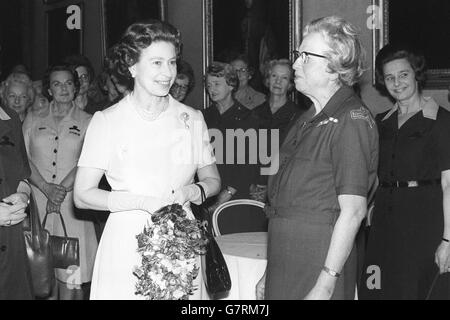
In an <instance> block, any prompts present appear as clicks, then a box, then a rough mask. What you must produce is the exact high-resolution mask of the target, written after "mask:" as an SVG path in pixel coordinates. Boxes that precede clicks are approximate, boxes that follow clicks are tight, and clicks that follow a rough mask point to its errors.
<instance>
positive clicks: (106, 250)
mask: <svg viewBox="0 0 450 320" xmlns="http://www.w3.org/2000/svg"><path fill="white" fill-rule="evenodd" d="M214 162H215V158H214V156H213V152H212V148H211V145H210V143H209V135H208V131H207V127H206V124H205V122H204V119H203V115H202V113H201V112H200V111H198V110H195V109H192V108H190V107H188V106H185V105H184V104H181V103H179V102H178V101H176V100H175V99H173V98H172V97H170V98H169V106H168V108H167V109H166V110H165V111H164V112H163V113H161V114H160V115H159V117H158V118H157V119H155V120H147V119H144V118H143V117H142V116H141V114H140V113H139V112H138V110H137V108H136V107H135V106H134V105H133V104H132V103H131V99H130V98H129V96H127V97H125V98H124V99H122V100H121V101H120V102H119V103H117V104H116V105H114V106H112V107H110V108H108V109H106V110H104V111H101V112H97V113H96V114H95V115H94V117H93V118H92V120H91V123H90V125H89V127H88V130H87V133H86V138H85V142H84V145H83V150H82V153H81V157H80V160H79V163H78V166H79V167H91V168H100V169H103V170H105V171H106V173H105V174H106V177H107V179H108V182H109V184H110V185H111V188H112V190H113V191H127V192H131V193H133V194H138V195H147V196H152V197H155V198H158V199H166V198H167V196H168V195H169V194H170V192H171V190H175V189H177V188H179V187H182V186H185V185H188V184H191V183H193V181H194V175H195V173H196V172H197V170H198V169H200V168H202V167H204V166H207V165H210V164H212V163H214ZM167 204H169V203H168V202H167V200H155V203H154V208H152V209H153V210H155V211H156V210H157V209H159V208H161V207H162V206H165V205H167ZM185 209H187V210H188V212H189V213H190V216H191V218H193V216H192V212H191V211H190V209H189V208H185ZM149 221H151V220H150V215H149V214H148V213H146V212H145V211H140V210H134V211H124V212H115V213H111V214H110V216H109V218H108V221H107V223H106V226H105V229H104V231H103V235H102V238H101V240H100V244H99V247H98V251H97V256H96V260H95V266H94V273H93V278H92V285H91V299H108V300H109V299H124V300H125V299H143V297H142V296H138V295H136V294H135V284H136V280H137V278H136V277H135V276H134V275H133V267H134V266H136V265H140V263H141V258H140V256H139V254H138V253H137V251H136V250H137V240H136V235H137V234H139V233H141V232H142V230H143V228H144V226H145V225H146V224H147V223H148V222H149ZM195 282H196V284H197V287H198V289H197V290H196V291H195V292H194V293H195V294H194V296H192V299H198V298H199V297H200V296H201V290H202V288H203V285H202V281H201V272H200V273H199V276H198V277H197V279H196V280H195Z"/></svg>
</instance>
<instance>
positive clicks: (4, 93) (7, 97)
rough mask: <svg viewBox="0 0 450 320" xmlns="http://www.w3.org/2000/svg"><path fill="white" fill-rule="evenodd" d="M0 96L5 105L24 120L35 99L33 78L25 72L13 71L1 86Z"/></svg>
mask: <svg viewBox="0 0 450 320" xmlns="http://www.w3.org/2000/svg"><path fill="white" fill-rule="evenodd" d="M0 98H1V99H2V103H3V105H4V106H5V107H8V108H10V109H12V110H14V111H15V112H16V113H17V114H18V115H19V118H20V121H21V122H23V121H24V119H25V117H26V115H27V111H28V108H29V107H30V106H31V104H32V103H33V101H34V91H33V84H32V82H31V79H30V78H29V77H28V76H27V75H26V74H24V73H12V74H10V75H9V76H8V78H7V79H6V80H5V82H3V83H2V85H1V88H0Z"/></svg>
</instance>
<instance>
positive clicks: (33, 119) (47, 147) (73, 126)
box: [23, 66, 97, 299]
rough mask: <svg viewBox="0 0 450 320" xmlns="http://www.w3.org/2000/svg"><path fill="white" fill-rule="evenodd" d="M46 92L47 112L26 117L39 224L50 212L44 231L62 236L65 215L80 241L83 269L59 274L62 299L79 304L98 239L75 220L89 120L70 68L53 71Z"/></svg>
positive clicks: (46, 81) (70, 231) (89, 225)
mask: <svg viewBox="0 0 450 320" xmlns="http://www.w3.org/2000/svg"><path fill="white" fill-rule="evenodd" d="M43 88H44V92H45V93H47V94H48V95H49V98H50V100H51V102H50V106H49V108H48V110H47V111H46V112H45V113H43V114H42V115H38V114H34V113H30V114H28V116H27V117H26V119H25V122H24V124H23V134H24V138H25V145H26V148H27V152H28V158H29V160H30V166H31V170H32V174H31V177H30V180H31V182H32V184H33V191H34V194H35V195H36V201H37V204H38V209H39V213H40V216H41V220H43V218H44V215H45V214H46V213H47V212H49V213H51V214H50V215H49V216H48V219H47V225H46V228H47V229H48V230H49V231H50V233H51V234H53V235H58V236H61V235H63V230H62V226H61V223H60V218H59V217H58V214H62V216H63V218H64V221H65V223H66V227H67V233H68V235H69V236H70V237H76V238H79V241H80V266H79V267H78V268H70V270H69V269H68V270H63V269H56V271H57V272H56V276H57V279H58V284H59V286H58V287H59V290H58V291H59V297H60V299H81V298H82V296H83V293H82V290H81V285H82V284H86V283H89V282H90V280H91V276H92V268H93V264H94V259H95V253H96V250H97V239H96V236H95V230H94V225H93V223H92V222H90V221H85V220H81V219H79V218H78V217H77V216H76V215H75V214H74V204H73V192H72V191H73V184H74V181H75V174H76V169H77V167H76V164H77V161H78V158H79V156H80V152H81V147H82V144H83V140H84V135H85V132H86V129H87V126H88V124H89V121H90V118H91V116H90V115H89V114H87V113H86V112H84V111H83V110H81V109H80V108H78V107H76V105H75V103H74V99H75V96H76V94H77V91H78V89H79V82H78V77H77V74H76V72H75V70H73V69H72V68H71V67H69V66H54V67H50V68H49V69H48V70H47V72H46V74H45V76H44V80H43ZM53 213H54V214H53ZM84 287H85V288H86V287H87V286H86V285H85V286H84Z"/></svg>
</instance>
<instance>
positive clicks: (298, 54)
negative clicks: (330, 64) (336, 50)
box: [292, 50, 328, 64]
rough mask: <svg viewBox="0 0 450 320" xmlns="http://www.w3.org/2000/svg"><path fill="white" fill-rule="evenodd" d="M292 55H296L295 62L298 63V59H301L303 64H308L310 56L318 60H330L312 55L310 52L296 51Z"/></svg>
mask: <svg viewBox="0 0 450 320" xmlns="http://www.w3.org/2000/svg"><path fill="white" fill-rule="evenodd" d="M292 53H293V54H294V61H296V60H297V59H298V58H300V59H301V61H302V63H303V64H307V63H308V60H309V56H313V57H318V58H322V59H328V57H325V56H323V55H321V54H317V53H312V52H309V51H302V52H300V51H298V50H294V51H293V52H292Z"/></svg>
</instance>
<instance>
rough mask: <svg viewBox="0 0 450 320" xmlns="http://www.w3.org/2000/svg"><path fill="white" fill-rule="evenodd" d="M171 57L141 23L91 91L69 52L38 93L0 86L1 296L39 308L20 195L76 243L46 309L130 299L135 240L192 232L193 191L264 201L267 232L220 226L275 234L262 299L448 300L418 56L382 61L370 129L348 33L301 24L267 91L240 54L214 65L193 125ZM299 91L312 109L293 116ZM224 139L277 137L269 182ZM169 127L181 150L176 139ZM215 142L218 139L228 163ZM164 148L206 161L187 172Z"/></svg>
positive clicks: (170, 42)
mask: <svg viewBox="0 0 450 320" xmlns="http://www.w3.org/2000/svg"><path fill="white" fill-rule="evenodd" d="M180 46H181V43H180V33H179V31H178V30H177V29H176V28H175V27H173V26H171V25H170V24H168V23H165V22H160V21H148V22H142V23H135V24H133V25H131V26H130V27H129V28H128V29H127V30H126V31H125V33H124V35H123V37H122V38H121V40H120V41H119V42H118V43H117V44H115V45H114V46H113V47H112V48H111V49H109V51H108V54H107V57H106V58H105V63H104V69H103V71H102V72H101V74H100V75H99V76H98V77H95V74H94V71H93V70H94V68H93V67H92V66H91V64H90V62H89V60H87V59H86V58H85V57H83V56H78V55H77V56H70V57H67V58H66V59H64V61H62V62H61V63H60V64H58V65H55V66H50V67H49V68H48V69H47V71H46V73H45V75H44V77H43V79H42V80H41V81H34V82H33V81H31V79H30V75H29V74H28V73H27V71H26V70H24V69H23V68H21V67H17V68H16V69H15V70H13V72H12V73H11V74H10V75H9V76H8V77H7V78H6V80H5V81H4V82H3V83H2V85H1V88H0V95H1V102H2V103H1V108H0V119H1V121H0V136H1V142H0V151H1V153H0V187H1V188H0V191H1V193H0V195H1V197H2V202H1V203H0V299H32V298H33V288H32V285H31V281H30V271H29V267H28V266H27V255H26V252H25V245H24V240H23V230H22V221H23V220H24V219H25V218H26V213H25V209H26V207H27V203H28V202H29V196H30V192H32V193H33V194H34V197H35V198H36V201H37V204H38V209H39V214H40V217H41V219H42V220H44V217H45V218H46V219H45V221H46V225H45V228H46V229H47V230H49V231H50V233H51V234H53V235H63V229H62V226H61V223H60V216H62V217H63V218H64V220H65V222H66V226H67V233H68V234H69V235H70V236H72V237H77V238H78V239H79V241H80V264H79V266H77V268H76V269H75V270H73V269H71V270H70V272H69V271H68V270H64V269H55V274H56V279H57V281H56V283H55V288H54V290H53V294H52V295H51V296H50V297H49V299H83V298H84V299H86V298H89V297H90V298H91V299H139V298H140V297H138V296H136V294H135V278H134V276H133V274H132V270H133V267H134V266H135V265H137V264H138V263H139V259H140V257H139V254H138V253H137V251H136V249H137V242H136V235H137V234H138V233H139V232H140V231H142V229H143V227H144V226H145V225H146V224H147V223H149V213H150V214H151V213H153V212H154V211H156V210H157V209H159V208H160V207H162V206H164V205H167V204H171V203H174V202H177V203H179V204H181V205H183V207H184V208H185V210H186V211H187V212H188V215H189V217H190V218H192V219H194V215H193V214H192V211H191V208H190V204H191V203H193V204H196V205H201V204H202V195H201V190H200V189H203V190H204V191H205V193H206V196H207V197H208V198H209V199H208V201H207V202H206V204H203V205H206V206H208V207H210V208H215V207H216V206H217V205H218V204H219V203H220V202H222V201H224V199H230V198H234V199H236V198H252V199H256V200H260V201H263V202H265V203H266V207H265V212H266V218H264V217H263V218H255V216H253V215H247V214H246V212H240V213H239V215H237V218H236V219H235V220H232V219H231V220H230V221H229V222H228V223H229V224H230V226H229V227H230V228H232V229H233V230H238V231H239V230H242V231H256V230H265V231H268V235H269V237H268V252H267V259H268V263H267V270H266V272H265V274H264V276H263V278H262V279H261V280H260V281H259V282H258V284H257V286H256V288H255V291H256V295H257V298H259V299H289V300H291V299H354V298H355V290H356V289H357V291H358V298H359V299H426V298H429V297H433V298H441V299H449V298H450V281H449V278H448V274H449V272H450V244H449V239H450V151H449V150H450V149H449V150H447V149H448V148H447V144H448V141H450V113H449V112H448V111H446V110H445V109H444V108H442V107H440V106H439V105H438V104H437V103H436V102H435V101H434V100H433V98H431V97H426V96H424V95H423V91H422V89H423V86H424V81H425V77H424V75H425V67H426V64H425V58H424V57H423V56H422V55H421V54H420V53H418V52H417V51H416V50H415V49H412V48H411V47H409V46H407V45H401V44H390V45H387V46H386V47H384V48H383V49H382V50H381V51H380V52H379V54H378V56H377V59H376V70H375V71H376V78H377V85H378V87H379V89H380V91H381V92H382V93H383V94H385V95H387V96H389V97H390V98H391V99H392V101H393V102H394V105H393V107H390V109H389V110H387V111H386V112H383V113H381V114H379V115H377V116H376V117H373V115H372V113H371V111H370V110H369V108H368V107H367V106H366V104H365V103H364V102H363V101H362V100H361V97H360V96H358V95H357V94H356V93H355V92H354V91H353V87H354V86H355V85H356V84H358V82H359V81H360V79H361V77H362V75H363V73H364V70H365V66H364V51H365V50H364V48H363V47H362V45H361V42H360V40H359V35H358V32H357V30H356V28H355V27H354V26H353V25H352V24H351V23H349V22H347V21H345V20H344V19H342V18H339V17H336V16H330V17H325V18H320V19H317V20H314V21H312V22H310V23H308V24H307V26H306V27H305V29H304V34H303V41H302V43H301V45H300V46H299V48H297V50H296V51H295V60H294V61H292V62H291V61H289V60H287V59H285V58H280V59H275V60H272V61H270V62H268V63H267V65H266V69H265V74H264V77H263V79H264V85H265V87H266V92H265V93H261V92H258V91H256V90H255V89H254V88H253V87H252V85H251V83H252V82H251V81H252V77H253V76H254V72H255V70H254V69H253V67H252V66H251V65H249V63H248V60H247V59H246V57H245V56H243V55H239V56H236V57H232V58H230V60H229V61H225V62H213V63H211V64H210V65H209V66H208V68H207V70H206V74H205V75H204V79H203V82H202V83H203V84H204V86H205V90H206V91H207V93H208V95H209V98H210V101H211V106H210V107H209V108H206V109H203V110H202V111H199V110H196V109H194V108H191V107H188V106H186V105H185V104H183V101H185V99H186V97H187V96H188V95H189V93H190V92H191V91H192V89H193V87H194V85H195V79H194V72H193V70H192V67H191V66H190V65H189V64H188V63H187V62H185V61H183V60H180ZM294 88H295V89H296V90H297V91H298V92H300V93H301V94H303V95H304V96H306V97H307V98H309V99H305V100H301V99H295V101H307V100H309V101H310V102H311V105H308V104H304V103H303V102H301V103H300V102H299V103H295V102H294V100H293V99H292V97H293V95H292V94H291V93H292V92H293V90H294ZM194 124H200V125H201V126H200V127H201V130H200V131H198V130H196V128H197V126H196V125H194ZM230 129H232V130H240V129H242V130H243V131H248V130H256V131H258V130H260V129H264V130H267V131H268V132H276V134H275V135H271V134H269V135H268V136H269V137H275V138H274V139H275V140H276V141H270V139H269V142H268V147H269V150H270V151H272V152H271V154H272V156H273V161H277V163H278V165H279V169H278V171H277V172H273V174H272V175H269V176H266V175H263V174H261V172H262V171H261V168H262V167H263V166H264V164H262V163H259V162H258V161H257V162H256V163H255V162H252V161H250V156H251V153H252V150H254V149H253V148H252V147H253V146H252V145H251V142H249V141H247V143H246V144H245V148H244V149H245V150H244V152H245V156H244V157H243V159H244V160H245V161H239V159H238V158H239V157H240V156H241V155H239V154H238V152H235V151H236V150H228V149H227V148H225V146H228V145H232V146H234V145H235V144H233V142H232V141H227V139H235V136H230V135H227V134H226V132H227V131H228V130H230ZM177 130H178V131H179V130H185V131H186V134H187V135H189V137H190V139H188V140H184V139H181V140H180V139H170V138H168V137H170V135H171V134H173V133H174V132H177ZM208 130H209V132H210V133H211V132H212V131H211V130H215V131H214V132H215V133H217V132H220V133H222V137H223V140H222V141H221V142H222V143H223V145H222V147H223V148H222V152H221V153H220V157H219V154H218V152H217V150H218V147H217V141H215V143H213V142H212V141H211V139H210V135H209V134H208ZM183 132H184V131H183ZM211 136H212V134H211ZM216 140H217V139H216ZM186 144H187V145H186ZM213 145H214V148H213ZM258 145H260V144H259V143H258ZM173 150H185V151H186V152H192V154H193V155H198V154H200V155H202V156H201V157H200V159H195V161H191V162H189V163H183V165H180V164H179V162H178V161H177V159H174V158H173ZM277 150H279V152H278V151H277ZM227 153H231V154H232V156H231V157H227ZM194 158H195V157H194ZM225 159H226V161H225ZM178 160H179V159H178ZM230 160H231V161H230ZM240 160H242V158H241V159H240ZM198 185H201V187H202V188H199V187H198ZM373 200H374V201H373ZM373 203H374V210H373V211H372V210H370V211H371V214H370V215H368V207H369V204H373ZM108 214H109V217H108ZM361 231H362V232H361ZM235 232H236V231H235ZM360 236H362V237H363V238H364V239H367V241H358V237H360ZM356 244H358V245H359V246H360V247H359V248H356ZM361 246H362V247H361ZM358 254H359V255H360V257H358V256H357V255H358ZM361 255H362V256H361ZM358 261H359V262H360V263H359V265H358ZM361 261H362V263H361ZM373 270H375V271H374V272H375V274H374V273H373V272H372V271H373ZM376 272H378V273H379V274H378V275H377V274H376ZM74 274H76V275H77V276H76V277H74V276H73V275H74ZM377 276H378V277H377ZM201 281H202V277H201V273H200V275H199V276H198V277H197V278H196V279H195V280H194V282H195V283H196V284H197V285H198V286H197V287H198V290H196V291H194V293H193V296H192V298H193V299H196V298H199V297H200V296H201V294H200V293H201V290H202V288H203V286H202V285H200V283H201Z"/></svg>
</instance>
